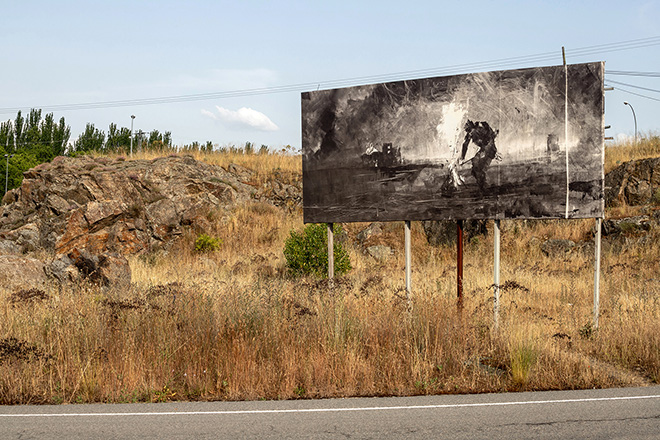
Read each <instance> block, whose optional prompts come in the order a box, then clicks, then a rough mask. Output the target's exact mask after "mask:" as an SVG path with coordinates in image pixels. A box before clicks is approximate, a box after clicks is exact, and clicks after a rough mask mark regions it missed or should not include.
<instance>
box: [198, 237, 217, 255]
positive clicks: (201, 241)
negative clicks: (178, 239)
mask: <svg viewBox="0 0 660 440" xmlns="http://www.w3.org/2000/svg"><path fill="white" fill-rule="evenodd" d="M221 244H222V240H220V239H219V238H215V237H211V236H210V235H208V234H200V235H199V237H197V240H195V250H196V251H197V252H212V251H217V250H218V249H219V248H220V245H221Z"/></svg>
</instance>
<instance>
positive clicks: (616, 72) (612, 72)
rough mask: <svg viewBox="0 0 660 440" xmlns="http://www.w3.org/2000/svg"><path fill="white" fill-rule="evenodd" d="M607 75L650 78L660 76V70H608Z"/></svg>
mask: <svg viewBox="0 0 660 440" xmlns="http://www.w3.org/2000/svg"><path fill="white" fill-rule="evenodd" d="M605 75H622V76H646V77H649V78H660V72H635V71H628V70H606V71H605Z"/></svg>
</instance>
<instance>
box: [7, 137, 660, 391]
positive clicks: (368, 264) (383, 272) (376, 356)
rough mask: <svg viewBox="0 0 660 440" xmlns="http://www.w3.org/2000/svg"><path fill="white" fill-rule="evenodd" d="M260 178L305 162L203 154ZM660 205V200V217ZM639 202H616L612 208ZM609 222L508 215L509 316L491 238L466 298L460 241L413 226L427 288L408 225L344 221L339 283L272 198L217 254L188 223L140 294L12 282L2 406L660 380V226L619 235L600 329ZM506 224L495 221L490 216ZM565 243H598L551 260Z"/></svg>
mask: <svg viewBox="0 0 660 440" xmlns="http://www.w3.org/2000/svg"><path fill="white" fill-rule="evenodd" d="M648 156H660V144H659V143H658V138H657V137H653V136H651V137H647V138H646V139H645V140H643V141H642V142H640V143H639V144H638V145H614V146H611V147H608V148H607V150H606V163H607V165H606V166H607V169H608V170H609V169H611V168H613V167H614V166H616V163H617V162H623V161H626V160H630V159H634V158H639V157H648ZM196 158H197V159H200V160H204V161H207V162H209V163H213V164H219V165H224V166H226V165H228V164H229V163H237V164H239V165H242V166H245V167H247V168H250V169H253V170H255V171H256V175H257V176H258V178H260V179H267V178H268V175H269V173H273V172H279V173H283V175H287V176H290V178H291V179H295V178H299V176H300V173H301V171H300V169H301V159H300V156H295V155H289V154H270V155H241V154H234V153H232V154H230V153H224V154H198V155H197V157H196ZM656 208H657V207H647V209H656ZM638 212H639V208H633V207H622V208H617V209H616V210H608V212H607V216H618V217H621V216H626V215H628V214H630V213H638ZM594 224H595V221H594V220H570V221H505V222H503V232H502V253H501V265H502V270H501V285H502V289H501V304H500V316H499V326H498V327H497V328H496V327H495V325H494V322H493V288H492V284H493V269H492V268H493V243H492V228H490V232H489V235H488V236H485V237H478V238H473V239H472V240H470V241H468V242H466V244H465V257H464V258H465V273H464V292H465V300H464V307H463V309H462V310H459V309H458V308H457V302H456V261H455V258H456V254H455V253H456V249H455V247H431V246H429V245H428V244H427V242H426V237H425V236H424V232H423V229H422V227H421V224H419V223H417V222H413V228H412V240H413V241H412V244H413V246H412V248H413V261H412V287H413V289H412V296H411V298H410V302H408V301H407V298H406V292H405V289H404V255H403V238H404V230H403V224H402V223H388V224H385V225H384V227H383V233H382V234H380V235H379V236H377V237H372V238H370V240H372V242H373V243H379V244H386V245H388V246H390V247H392V248H393V249H394V250H395V253H394V254H393V255H392V256H391V257H390V258H389V259H387V260H385V261H383V262H377V261H376V260H374V259H373V258H371V257H370V256H367V255H365V254H364V253H363V252H362V250H361V247H360V246H359V245H358V243H357V239H356V236H357V234H358V232H360V231H361V230H362V229H364V228H365V227H366V226H367V224H346V225H344V227H345V230H346V232H347V234H346V237H345V238H344V246H346V247H347V249H348V251H349V254H350V257H351V262H352V264H353V269H352V270H351V271H350V272H349V273H348V274H347V275H346V276H344V277H340V278H337V279H336V280H334V282H333V283H329V282H328V281H327V280H323V279H317V278H311V277H310V278H304V277H303V278H294V277H291V276H289V275H288V274H287V272H286V269H285V260H284V256H283V254H282V249H283V247H284V241H285V240H286V238H287V237H288V235H289V231H290V230H291V229H301V228H302V227H303V224H302V214H301V212H300V211H293V212H289V211H287V210H285V209H279V208H275V207H273V206H271V205H268V204H266V203H264V202H254V203H251V204H246V205H243V206H240V207H238V208H237V209H235V210H234V211H232V212H231V213H229V214H224V215H220V214H218V215H217V217H214V218H213V227H212V229H211V230H209V231H207V233H208V234H209V235H210V236H213V237H217V238H219V239H221V240H222V242H221V245H220V246H219V248H218V249H217V250H216V251H213V252H197V251H195V249H194V242H195V238H196V236H195V235H194V234H193V233H192V232H190V234H189V235H187V236H185V237H183V238H182V239H181V240H180V241H179V242H178V243H177V244H176V245H174V246H173V247H172V248H171V249H170V250H169V251H167V252H159V253H154V254H147V255H140V256H135V257H131V258H130V263H131V268H132V272H133V286H132V288H131V289H130V290H127V291H116V290H113V289H105V290H104V289H101V288H98V287H95V286H92V285H86V284H81V285H76V286H53V287H51V288H50V289H48V290H46V291H44V292H29V291H22V292H0V341H1V342H0V403H3V404H18V403H22V404H24V403H75V402H142V401H169V400H179V399H192V400H220V399H222V400H225V399H226V400H237V399H292V398H317V397H319V398H323V397H345V396H384V395H414V394H439V393H481V392H504V391H514V390H515V391H517V390H549V389H576V388H593V387H597V388H600V387H615V386H633V385H646V384H654V383H655V384H657V383H660V276H659V275H658V274H659V273H660V247H659V246H658V245H657V243H658V242H659V239H660V230H659V228H658V227H657V226H654V227H653V228H652V229H651V230H650V231H649V232H648V233H647V234H646V235H644V236H634V235H630V236H623V237H619V238H617V239H607V240H604V245H603V252H602V264H601V293H600V319H599V327H598V328H594V326H593V325H592V323H593V284H594V252H593V239H592V237H593V230H594ZM489 226H490V225H489ZM549 238H560V239H563V238H565V239H571V240H574V241H576V242H580V243H582V245H581V246H578V247H576V248H575V249H574V250H573V251H572V252H571V253H569V254H562V255H560V256H551V257H549V256H546V255H545V254H543V253H542V252H541V250H540V245H541V243H542V242H543V241H544V240H546V239H549ZM589 243H592V244H591V245H589Z"/></svg>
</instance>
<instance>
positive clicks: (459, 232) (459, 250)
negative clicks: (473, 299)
mask: <svg viewBox="0 0 660 440" xmlns="http://www.w3.org/2000/svg"><path fill="white" fill-rule="evenodd" d="M456 293H457V296H458V302H457V306H458V309H459V310H462V309H463V220H458V221H457V222H456Z"/></svg>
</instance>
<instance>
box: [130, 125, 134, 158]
mask: <svg viewBox="0 0 660 440" xmlns="http://www.w3.org/2000/svg"><path fill="white" fill-rule="evenodd" d="M133 121H135V115H131V154H130V155H131V156H132V155H133Z"/></svg>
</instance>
